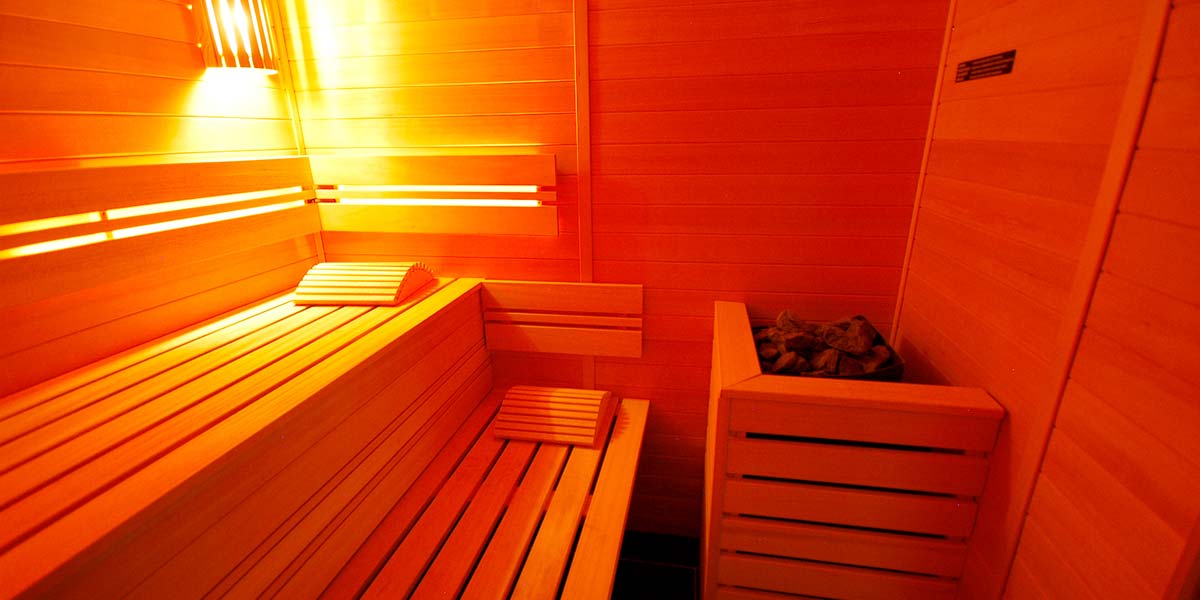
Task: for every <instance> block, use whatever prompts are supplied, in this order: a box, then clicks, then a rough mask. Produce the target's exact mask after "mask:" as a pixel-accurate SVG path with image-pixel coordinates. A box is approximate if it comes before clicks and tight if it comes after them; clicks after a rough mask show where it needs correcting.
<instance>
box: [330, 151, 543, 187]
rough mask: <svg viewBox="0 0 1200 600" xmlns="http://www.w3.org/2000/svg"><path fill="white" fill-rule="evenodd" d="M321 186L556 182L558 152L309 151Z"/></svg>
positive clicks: (531, 183)
mask: <svg viewBox="0 0 1200 600" xmlns="http://www.w3.org/2000/svg"><path fill="white" fill-rule="evenodd" d="M309 161H310V163H311V165H312V174H313V180H314V181H316V182H317V183H318V184H321V185H329V184H338V185H401V184H404V185H538V186H553V185H555V171H554V163H555V161H554V155H552V154H522V155H488V156H455V155H440V156H403V155H386V156H384V155H377V156H356V155H346V156H343V155H315V156H310V157H309Z"/></svg>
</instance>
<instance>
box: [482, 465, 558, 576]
mask: <svg viewBox="0 0 1200 600" xmlns="http://www.w3.org/2000/svg"><path fill="white" fill-rule="evenodd" d="M568 452H569V449H568V447H567V446H562V445H555V444H543V445H541V446H539V447H538V451H537V455H536V456H535V457H534V459H533V464H532V465H531V466H530V467H529V471H527V472H526V474H525V479H523V480H522V483H521V486H520V487H518V488H517V491H516V492H515V493H514V495H513V499H512V502H511V503H510V504H509V506H508V510H506V511H505V513H504V518H503V519H502V520H501V521H500V525H499V526H497V528H496V532H495V533H493V534H492V540H491V542H490V543H489V544H488V547H487V550H486V552H485V553H484V555H483V558H481V559H480V561H479V565H478V566H477V567H476V568H475V572H474V573H473V574H472V576H471V581H470V583H468V584H467V588H466V589H465V590H464V591H463V595H462V597H463V598H464V599H471V600H479V599H485V598H495V599H497V600H498V599H500V598H507V597H508V595H509V592H511V591H512V587H513V584H514V583H516V580H517V575H518V574H519V572H520V567H521V564H522V563H523V561H524V560H525V554H526V552H528V550H529V545H530V543H531V542H532V541H533V535H534V533H535V532H536V531H537V525H538V523H539V522H540V520H541V517H542V509H543V507H545V506H546V503H547V502H548V501H549V499H550V494H551V492H552V491H553V488H554V484H555V483H556V482H557V480H558V474H559V473H560V472H561V471H562V467H563V465H564V464H566V461H567V454H568Z"/></svg>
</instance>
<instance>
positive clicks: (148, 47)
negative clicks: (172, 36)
mask: <svg viewBox="0 0 1200 600" xmlns="http://www.w3.org/2000/svg"><path fill="white" fill-rule="evenodd" d="M51 10H53V9H51ZM168 27H169V26H168ZM0 31H3V32H4V41H5V43H4V45H3V46H0V63H5V64H17V65H41V66H54V67H65V68H77V69H97V70H102V71H117V72H123V73H142V74H146V75H161V76H167V77H180V78H184V79H199V78H200V75H201V74H202V73H203V72H204V63H203V61H202V60H201V59H200V53H199V50H198V49H197V48H196V46H195V42H189V41H184V40H167V39H162V38H155V37H149V36H146V35H138V34H134V33H124V32H118V31H113V30H106V29H103V28H97V27H91V26H88V25H83V24H78V25H77V24H68V23H57V22H54V21H46V20H42V19H36V18H23V17H18V16H10V15H7V14H0Z"/></svg>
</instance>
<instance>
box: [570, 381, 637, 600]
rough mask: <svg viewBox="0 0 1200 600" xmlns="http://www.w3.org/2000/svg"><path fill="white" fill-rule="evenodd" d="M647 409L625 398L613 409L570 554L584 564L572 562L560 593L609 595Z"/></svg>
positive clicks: (576, 596)
mask: <svg viewBox="0 0 1200 600" xmlns="http://www.w3.org/2000/svg"><path fill="white" fill-rule="evenodd" d="M649 409H650V403H649V402H647V401H645V400H631V399H628V398H627V399H625V400H622V401H621V404H620V406H619V407H618V408H617V418H616V422H615V423H613V432H612V438H611V439H610V440H609V442H608V450H607V451H606V452H605V455H604V466H603V467H602V468H601V469H600V478H599V479H598V480H597V481H596V491H595V492H594V493H593V494H592V501H591V503H589V504H588V514H587V519H586V520H585V521H584V523H583V532H582V533H581V534H580V536H579V543H578V545H576V547H575V553H574V555H575V556H576V557H585V558H583V559H582V560H584V561H586V564H584V565H575V564H574V563H572V565H571V571H570V573H569V574H568V575H567V583H566V586H565V587H564V588H563V594H562V597H563V598H567V599H570V600H576V599H591V598H594V599H595V600H605V599H607V598H609V597H611V596H612V586H613V578H614V577H615V576H616V572H617V559H618V557H619V556H620V553H621V538H622V536H621V535H620V534H621V533H623V532H624V530H625V519H626V517H627V516H628V514H629V501H630V499H631V498H632V497H633V476H632V474H633V473H634V472H636V470H637V463H638V457H639V456H640V455H641V451H642V436H643V434H644V433H645V430H646V416H647V413H648V411H649ZM614 532H617V533H615V534H614Z"/></svg>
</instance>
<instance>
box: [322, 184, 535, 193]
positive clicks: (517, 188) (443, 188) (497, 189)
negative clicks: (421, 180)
mask: <svg viewBox="0 0 1200 600" xmlns="http://www.w3.org/2000/svg"><path fill="white" fill-rule="evenodd" d="M336 188H337V189H339V190H344V191H347V192H457V193H463V192H479V193H498V194H532V193H535V192H537V191H538V186H536V185H338V186H336Z"/></svg>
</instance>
